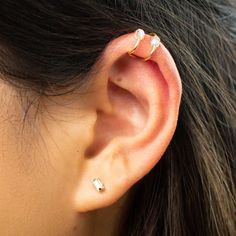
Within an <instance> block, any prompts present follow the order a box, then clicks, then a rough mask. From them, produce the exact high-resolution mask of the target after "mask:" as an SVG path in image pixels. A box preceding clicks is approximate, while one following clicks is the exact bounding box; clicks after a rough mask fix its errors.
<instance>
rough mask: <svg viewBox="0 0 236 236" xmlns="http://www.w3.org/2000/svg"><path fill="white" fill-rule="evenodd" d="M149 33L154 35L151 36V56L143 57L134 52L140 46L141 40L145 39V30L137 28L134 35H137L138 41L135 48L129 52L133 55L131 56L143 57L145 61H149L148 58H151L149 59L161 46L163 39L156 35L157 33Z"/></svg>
mask: <svg viewBox="0 0 236 236" xmlns="http://www.w3.org/2000/svg"><path fill="white" fill-rule="evenodd" d="M149 35H150V36H152V37H151V40H150V45H151V47H152V49H151V51H150V54H149V56H148V57H146V58H141V57H139V56H136V55H135V54H134V51H135V50H136V49H137V48H138V46H139V44H140V42H141V40H143V39H144V37H145V32H144V31H143V30H142V29H137V30H136V31H135V35H134V37H135V39H136V43H135V45H134V48H133V49H132V50H131V51H129V52H128V54H129V56H131V57H136V58H141V59H143V60H144V61H147V60H149V59H150V58H151V57H152V55H153V53H154V52H155V50H156V49H157V48H158V47H159V45H160V42H161V40H160V38H159V37H158V36H157V35H156V33H150V34H149Z"/></svg>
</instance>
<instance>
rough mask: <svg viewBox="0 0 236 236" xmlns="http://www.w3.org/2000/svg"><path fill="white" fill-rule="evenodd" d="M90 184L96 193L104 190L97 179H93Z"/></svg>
mask: <svg viewBox="0 0 236 236" xmlns="http://www.w3.org/2000/svg"><path fill="white" fill-rule="evenodd" d="M92 183H93V185H94V187H95V188H96V190H97V191H98V192H101V191H103V190H105V186H104V184H103V183H102V182H101V180H100V179H99V178H95V179H93V180H92Z"/></svg>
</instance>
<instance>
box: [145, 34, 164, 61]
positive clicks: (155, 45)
mask: <svg viewBox="0 0 236 236" xmlns="http://www.w3.org/2000/svg"><path fill="white" fill-rule="evenodd" d="M149 35H151V36H152V38H151V41H150V44H151V46H152V49H151V52H150V54H149V56H148V57H146V58H144V61H147V60H149V59H150V58H151V57H152V54H153V53H154V52H155V50H156V49H157V48H158V47H159V45H160V42H161V40H160V38H159V37H158V36H157V35H156V33H150V34H149Z"/></svg>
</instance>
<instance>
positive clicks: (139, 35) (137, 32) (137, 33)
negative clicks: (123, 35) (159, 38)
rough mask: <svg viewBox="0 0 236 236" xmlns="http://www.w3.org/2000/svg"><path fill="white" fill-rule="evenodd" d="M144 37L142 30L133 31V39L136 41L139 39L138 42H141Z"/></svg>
mask: <svg viewBox="0 0 236 236" xmlns="http://www.w3.org/2000/svg"><path fill="white" fill-rule="evenodd" d="M144 36H145V32H144V31H143V30H142V29H137V30H136V31H135V38H136V39H139V40H142V39H143V38H144Z"/></svg>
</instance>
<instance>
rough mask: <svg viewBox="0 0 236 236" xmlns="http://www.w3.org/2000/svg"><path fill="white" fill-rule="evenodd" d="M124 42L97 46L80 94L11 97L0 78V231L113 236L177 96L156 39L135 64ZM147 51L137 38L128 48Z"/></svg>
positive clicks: (173, 118)
mask: <svg viewBox="0 0 236 236" xmlns="http://www.w3.org/2000/svg"><path fill="white" fill-rule="evenodd" d="M134 44H135V38H134V34H133V33H130V34H127V35H123V36H121V37H119V38H117V39H115V40H113V41H112V42H111V43H110V44H109V45H107V47H106V48H105V49H104V54H103V56H102V57H101V58H100V60H99V61H98V62H97V63H96V64H95V66H94V68H93V70H95V71H96V73H91V74H90V75H89V76H90V77H91V78H90V79H92V80H91V81H92V82H91V84H90V85H89V86H88V88H87V91H86V93H83V94H82V93H80V92H79V91H75V92H73V93H72V94H69V95H63V96H58V97H50V98H42V97H41V98H39V97H37V96H36V95H35V94H33V93H32V92H30V91H28V92H25V93H24V96H23V97H22V95H21V97H20V96H19V94H18V93H17V91H16V90H15V89H14V88H13V87H11V86H10V85H9V84H7V83H6V82H3V81H1V87H0V89H1V93H0V94H1V99H0V102H1V113H0V119H1V122H0V189H1V194H0V209H1V214H0V235H8V236H11V235H24V236H25V235H40V236H43V235H68V236H70V235H83V236H86V235H89V236H90V235H104V236H106V235H115V232H116V231H117V225H118V222H119V218H120V217H121V216H122V215H121V214H122V212H123V211H124V210H125V208H126V206H127V204H128V203H127V200H128V199H129V194H130V187H132V186H133V185H134V184H135V183H137V182H138V181H139V180H140V179H141V178H143V177H144V176H145V175H146V174H147V173H148V172H149V171H150V170H151V169H152V168H153V167H154V166H155V165H156V164H157V163H158V161H159V160H160V158H161V156H162V155H163V153H164V151H165V150H166V148H167V146H168V144H169V142H170V140H171V138H172V136H173V133H174V131H175V128H176V123H177V119H178V111H179V104H180V99H181V93H182V88H181V80H180V77H179V73H178V70H177V68H176V65H175V63H174V60H173V58H172V57H171V55H170V53H169V52H168V50H167V49H166V48H165V47H164V45H163V44H161V45H160V47H159V48H158V49H157V50H156V52H155V53H154V55H153V58H152V62H151V61H149V62H144V61H142V60H141V59H137V58H132V57H129V56H128V55H127V54H126V52H127V51H129V50H131V49H132V47H133V45H134ZM150 49H151V48H150V36H149V35H146V36H145V39H144V40H143V41H142V42H141V44H140V45H139V47H138V49H137V50H136V51H135V55H138V56H140V57H143V58H144V57H146V56H148V52H149V51H150ZM100 65H103V67H102V69H101V67H100ZM29 102H32V106H31V107H30V109H29V111H28V113H27V116H26V118H25V119H24V122H23V118H24V114H25V109H26V107H27V104H28V103H29ZM96 177H99V178H100V179H101V180H102V182H103V183H104V185H105V188H106V189H105V191H103V192H98V191H96V189H95V188H94V186H93V185H92V183H91V180H92V179H93V178H96ZM108 222H109V223H108Z"/></svg>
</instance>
